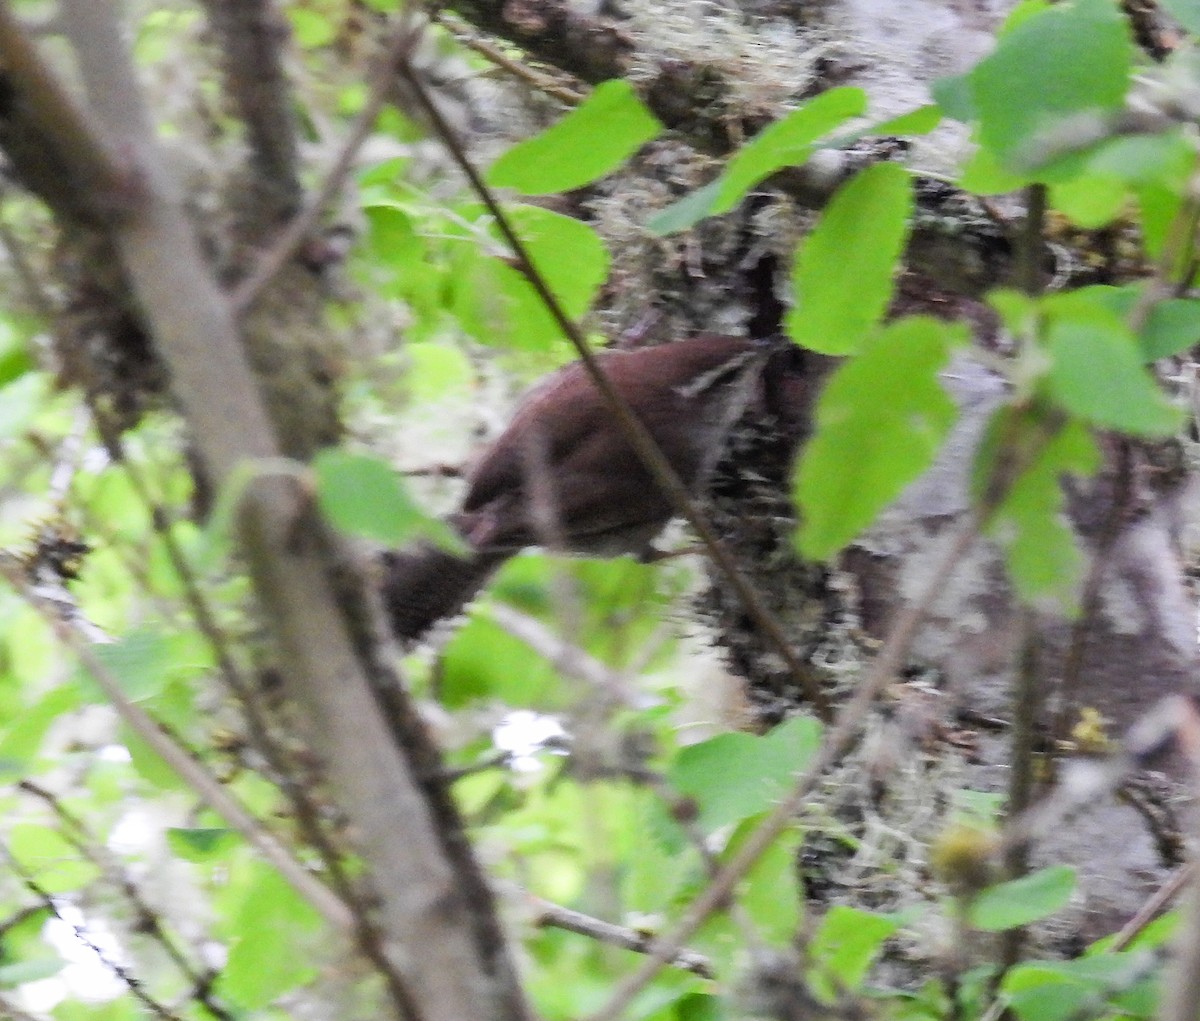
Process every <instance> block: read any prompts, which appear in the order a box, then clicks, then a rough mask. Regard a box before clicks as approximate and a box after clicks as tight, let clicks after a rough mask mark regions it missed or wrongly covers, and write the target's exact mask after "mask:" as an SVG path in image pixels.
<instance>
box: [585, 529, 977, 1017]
mask: <svg viewBox="0 0 1200 1021" xmlns="http://www.w3.org/2000/svg"><path fill="white" fill-rule="evenodd" d="M986 518H987V512H986V511H985V510H983V509H980V510H976V511H975V512H974V513H972V514H971V516H970V518H969V519H968V521H967V522H966V523H965V525H964V526H963V527H962V528H961V530H960V531H959V532H958V533H957V534H956V535H955V536H954V538H953V539H952V541H951V542H950V545H949V548H948V549H947V550H946V553H945V554H944V555H943V557H942V560H941V562H940V563H939V564H938V565H937V567H936V569H935V570H934V571H933V574H932V575H931V577H930V579H929V581H928V583H927V584H926V587H925V588H924V589H923V590H922V592H921V593H920V595H919V597H918V598H917V599H916V600H915V601H914V602H913V603H911V604H909V605H908V606H907V607H905V609H904V610H902V611H901V612H900V614H899V615H898V616H897V618H896V621H895V623H894V624H893V625H892V629H891V631H890V633H889V634H888V636H887V638H886V639H885V640H884V642H883V645H882V646H881V647H880V649H879V653H878V655H877V656H876V657H875V659H874V660H873V661H872V663H871V665H870V667H869V668H868V670H867V672H866V675H865V676H864V677H863V679H862V681H861V682H860V683H859V685H858V688H857V690H856V691H855V693H854V696H853V697H852V698H851V699H850V701H849V702H847V703H846V704H845V705H844V706H843V707H842V709H841V710H840V711H839V713H838V715H837V719H836V720H835V721H834V723H833V724H832V726H831V727H830V729H829V731H828V733H827V734H826V736H825V739H824V740H823V741H822V742H821V747H820V749H818V751H817V754H816V756H815V757H814V759H813V761H812V762H811V763H810V764H809V766H808V768H807V769H805V770H804V771H803V772H802V773H801V774H800V775H799V776H798V777H797V779H796V782H795V783H794V784H793V786H792V789H791V791H789V792H788V794H787V795H786V796H785V797H784V798H783V800H782V801H780V803H779V804H778V805H777V806H776V807H775V808H774V810H773V811H772V812H771V814H770V815H769V816H767V818H766V819H765V820H763V822H762V823H760V824H759V826H758V827H757V828H756V829H755V830H754V831H753V832H752V833H751V834H750V835H749V836H748V837H747V838H746V840H745V842H744V843H743V844H742V846H741V847H740V848H739V849H738V851H737V852H736V853H735V854H734V856H733V857H732V858H731V859H730V861H729V862H728V864H726V865H725V866H724V867H723V868H722V869H721V871H720V873H718V875H717V876H716V877H715V878H714V879H713V880H712V882H710V883H709V885H708V886H707V888H706V889H705V890H704V892H703V893H701V894H700V896H698V897H697V898H696V899H695V900H693V901H692V903H691V904H690V905H689V906H688V908H687V910H686V911H685V912H684V914H683V917H682V918H681V919H680V920H679V922H678V923H677V924H676V926H675V928H673V929H672V930H671V931H670V932H668V933H667V934H666V935H664V936H663V937H661V938H660V939H659V940H657V941H656V942H655V944H654V946H653V947H652V948H651V951H650V960H648V961H647V962H646V963H645V964H644V965H642V967H641V968H639V969H638V970H637V971H636V972H634V973H633V974H632V975H630V976H628V977H627V978H625V979H624V980H623V981H622V982H620V983H619V984H618V985H617V987H616V989H615V990H614V991H613V993H612V995H611V996H610V997H609V1000H608V1002H607V1003H605V1004H604V1006H603V1007H601V1008H600V1009H599V1010H598V1011H596V1012H595V1013H594V1014H592V1015H591V1016H590V1017H589V1018H588V1021H615V1019H616V1018H618V1017H620V1016H621V1015H622V1013H623V1012H624V1011H625V1009H626V1008H627V1007H628V1006H629V1004H630V1003H631V1002H632V1001H633V998H634V997H635V996H637V994H638V993H639V992H641V990H642V989H643V988H645V986H646V985H647V983H649V982H650V981H651V980H652V979H653V978H654V976H655V975H656V974H657V973H658V971H659V969H660V968H661V967H662V965H663V962H664V961H666V960H669V959H670V958H671V957H672V956H673V955H674V954H676V953H678V952H679V951H680V950H681V949H683V946H684V943H685V942H686V941H687V940H689V939H691V937H692V936H693V934H694V933H695V932H696V931H697V930H698V929H699V928H700V926H701V925H703V924H704V922H705V920H706V919H707V918H708V917H709V916H710V915H711V914H712V913H713V912H714V911H716V910H718V909H719V908H720V907H721V906H722V905H724V904H726V903H727V902H728V901H729V898H730V897H731V895H732V894H733V890H734V888H735V887H736V886H737V884H738V883H739V882H740V881H741V879H742V878H743V877H744V876H745V875H746V873H747V872H749V871H750V869H751V868H753V866H754V864H755V862H757V861H758V859H759V858H760V857H761V856H762V854H763V853H764V852H765V851H766V850H767V849H768V848H769V847H770V846H771V844H773V843H774V841H775V840H776V838H777V837H778V836H779V835H780V834H781V833H783V831H784V830H786V829H787V827H788V826H789V825H791V823H792V819H793V817H794V816H795V815H796V813H797V812H798V811H799V810H800V808H801V807H803V805H804V802H805V800H806V799H807V798H808V796H809V795H810V793H811V792H812V790H813V788H814V787H815V786H816V784H817V782H818V781H819V780H820V778H821V776H822V775H823V774H824V773H825V771H826V770H827V769H829V768H830V767H832V766H834V765H836V764H837V763H838V762H839V761H841V759H842V758H843V757H844V756H845V755H846V754H847V753H848V752H849V751H850V750H851V749H852V748H853V747H854V744H855V742H856V741H857V738H858V734H859V732H860V730H861V728H862V725H863V723H864V722H865V720H866V718H867V715H868V713H869V712H870V710H871V708H872V706H873V705H874V704H875V701H876V700H877V699H878V698H879V696H880V695H881V694H882V693H883V692H884V691H885V690H886V689H887V687H888V685H889V684H891V683H892V681H893V680H894V679H895V677H896V675H897V672H898V671H899V670H900V668H901V667H902V666H903V665H904V661H905V658H906V657H907V655H908V650H909V649H910V647H911V646H912V643H913V640H914V639H915V638H916V636H917V632H918V630H919V628H920V625H921V623H922V621H923V620H924V619H925V615H926V614H927V613H928V612H929V610H930V608H931V607H932V606H933V604H934V602H935V601H936V600H937V598H938V596H940V595H941V593H942V591H943V589H944V588H945V585H946V582H947V580H948V579H949V578H950V575H951V574H952V573H953V572H954V570H955V568H956V567H957V566H958V563H959V561H960V560H961V559H962V558H963V556H964V555H965V554H966V552H967V550H968V549H970V547H971V545H972V544H973V543H974V541H975V539H976V538H977V537H978V535H979V532H980V528H981V527H982V525H983V523H984V522H985V521H986Z"/></svg>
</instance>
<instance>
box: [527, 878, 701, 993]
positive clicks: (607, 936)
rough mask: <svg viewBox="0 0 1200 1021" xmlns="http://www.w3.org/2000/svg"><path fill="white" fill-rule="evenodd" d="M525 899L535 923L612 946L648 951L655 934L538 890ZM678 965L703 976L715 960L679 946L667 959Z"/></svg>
mask: <svg viewBox="0 0 1200 1021" xmlns="http://www.w3.org/2000/svg"><path fill="white" fill-rule="evenodd" d="M525 899H526V902H527V903H528V904H529V906H530V907H531V908H533V911H534V916H533V924H534V925H537V926H552V927H553V928H555V929H563V930H565V931H567V932H574V933H578V934H579V935H580V936H590V937H591V938H592V939H594V940H598V941H599V942H601V943H611V944H612V945H613V946H618V947H622V948H624V949H625V950H632V951H634V952H635V953H638V954H644V953H647V952H648V950H649V948H650V946H651V944H652V943H653V942H654V936H653V934H651V933H648V932H643V931H639V930H638V929H630V928H628V927H627V926H624V925H616V924H614V923H613V922H605V921H602V920H601V919H599V918H593V917H592V916H591V915H585V914H583V912H581V911H574V910H572V909H571V908H564V907H563V906H562V905H560V904H555V903H553V902H552V901H548V900H543V899H542V898H541V897H539V896H537V895H536V894H532V893H526V894H525ZM667 963H668V964H670V965H672V966H673V967H676V968H682V969H683V970H684V971H690V972H691V973H692V974H693V975H699V976H700V977H701V978H713V977H714V972H713V968H712V962H711V961H709V959H708V958H707V957H705V956H704V955H703V954H700V953H697V952H696V951H695V950H680V951H679V952H678V953H677V954H676V955H675V956H674V957H673V958H671V960H670V961H668V962H667Z"/></svg>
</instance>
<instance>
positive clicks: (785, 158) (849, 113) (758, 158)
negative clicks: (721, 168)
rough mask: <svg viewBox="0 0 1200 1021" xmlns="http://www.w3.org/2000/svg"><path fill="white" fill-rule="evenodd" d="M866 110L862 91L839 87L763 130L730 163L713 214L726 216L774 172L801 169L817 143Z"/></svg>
mask: <svg viewBox="0 0 1200 1021" xmlns="http://www.w3.org/2000/svg"><path fill="white" fill-rule="evenodd" d="M866 109H867V94H866V93H865V92H864V91H863V90H862V89H859V88H853V87H850V86H842V87H840V88H836V89H829V90H828V91H827V92H822V93H821V94H820V95H819V96H817V97H815V98H814V99H810V100H809V101H808V102H806V103H804V104H803V105H802V106H799V107H797V108H796V109H795V110H793V111H792V112H791V113H789V114H788V115H787V116H785V117H783V118H781V119H780V120H777V121H775V122H774V123H773V124H770V125H768V126H767V127H765V128H763V130H762V131H760V132H759V133H758V134H757V135H755V136H754V138H752V139H751V140H750V141H749V142H747V143H746V144H745V145H744V146H742V148H741V149H739V150H738V151H737V152H736V153H735V154H734V156H733V158H732V159H730V161H729V166H728V167H726V168H725V173H724V174H722V175H721V187H720V190H719V191H718V193H717V199H716V202H715V203H714V204H713V209H712V211H713V212H714V213H725V212H728V211H729V210H730V209H732V208H733V207H734V206H736V205H737V204H738V202H740V201H741V199H742V196H743V195H745V194H746V192H748V191H749V190H750V189H751V188H753V187H754V186H755V185H756V184H758V183H759V182H760V181H763V180H765V179H766V178H768V177H770V176H771V174H773V173H775V171H776V170H781V169H783V168H784V167H793V166H799V165H801V164H802V163H804V162H805V161H806V160H807V159H808V157H809V156H810V155H811V154H812V150H813V143H815V142H816V141H817V139H819V138H822V137H823V136H825V135H827V134H829V132H830V131H832V130H833V129H834V128H836V127H837V126H838V125H839V124H844V123H845V122H846V121H848V120H849V119H850V118H851V117H858V116H860V115H861V114H863V113H865V112H866Z"/></svg>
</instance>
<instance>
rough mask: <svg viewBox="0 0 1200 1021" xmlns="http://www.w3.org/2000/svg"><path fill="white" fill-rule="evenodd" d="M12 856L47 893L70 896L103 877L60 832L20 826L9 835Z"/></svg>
mask: <svg viewBox="0 0 1200 1021" xmlns="http://www.w3.org/2000/svg"><path fill="white" fill-rule="evenodd" d="M8 850H9V853H10V854H12V856H13V857H14V858H15V859H16V860H17V861H18V862H20V864H21V868H22V869H23V870H24V871H25V872H28V873H29V874H30V875H32V876H33V878H34V879H35V880H36V881H37V883H38V885H39V886H41V887H42V889H43V890H45V891H46V892H47V893H67V892H69V891H71V890H78V889H79V888H80V887H83V886H87V885H88V883H91V882H94V881H95V880H96V879H98V878H99V877H100V869H99V868H98V867H97V866H95V865H93V864H92V863H91V862H90V861H88V860H87V859H86V858H84V857H83V856H82V855H81V854H80V852H79V850H78V848H76V847H75V846H74V845H73V844H71V843H70V842H69V841H68V840H67V839H66V838H64V837H63V836H62V835H61V834H60V833H59V832H58V831H57V830H53V829H51V828H50V827H49V826H40V825H37V824H36V823H17V824H16V825H15V826H13V827H12V828H11V829H9V831H8Z"/></svg>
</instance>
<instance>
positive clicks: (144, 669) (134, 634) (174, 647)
mask: <svg viewBox="0 0 1200 1021" xmlns="http://www.w3.org/2000/svg"><path fill="white" fill-rule="evenodd" d="M179 637H180V636H177V635H170V634H167V633H166V632H164V631H162V630H161V629H159V628H157V627H153V626H146V627H141V628H137V629H136V630H134V631H130V632H129V634H127V635H123V636H122V637H121V638H120V640H119V641H116V642H114V643H113V644H111V645H96V646H93V651H94V652H95V654H96V658H97V659H99V660H100V662H101V663H103V664H104V665H105V666H106V667H107V668H108V671H109V673H111V674H112V675H113V677H114V678H115V679H116V680H117V682H118V683H119V684H120V685H121V690H122V691H124V692H125V694H126V695H128V696H129V698H131V699H132V700H133V701H135V702H141V701H144V700H146V699H148V698H153V697H154V696H156V695H159V694H161V693H162V691H163V689H164V688H165V687H166V686H167V682H168V681H169V680H170V678H171V673H172V671H173V670H174V669H177V668H178V667H180V666H184V665H185V664H181V663H179V662H178V661H177V659H176V652H177V651H178V649H179V648H180V644H179V642H178V641H177V640H176V639H177V638H179ZM91 683H92V682H91V681H90V679H89V681H88V682H87V683H86V684H85V694H86V693H87V690H86V689H87V687H88V686H90V685H91ZM93 698H95V699H96V700H103V695H101V694H100V693H99V691H98V690H96V689H93Z"/></svg>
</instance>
